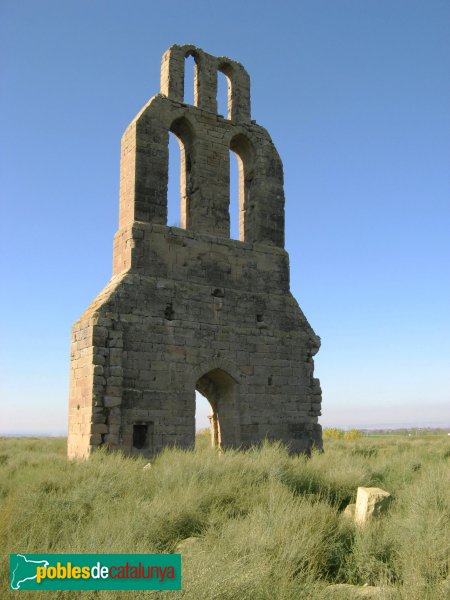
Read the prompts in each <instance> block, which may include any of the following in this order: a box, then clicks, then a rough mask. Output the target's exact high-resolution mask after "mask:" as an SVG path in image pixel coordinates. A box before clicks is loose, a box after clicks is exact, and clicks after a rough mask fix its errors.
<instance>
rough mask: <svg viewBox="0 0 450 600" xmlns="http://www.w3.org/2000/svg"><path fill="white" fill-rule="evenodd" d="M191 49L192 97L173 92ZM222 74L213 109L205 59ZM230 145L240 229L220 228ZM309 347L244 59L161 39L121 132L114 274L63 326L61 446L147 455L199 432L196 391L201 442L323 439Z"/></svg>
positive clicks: (279, 195)
mask: <svg viewBox="0 0 450 600" xmlns="http://www.w3.org/2000/svg"><path fill="white" fill-rule="evenodd" d="M189 55H193V56H194V59H195V77H194V88H195V97H194V105H187V104H185V103H184V101H183V96H184V67H185V58H186V57H187V56H189ZM218 71H221V72H223V73H224V74H225V75H226V76H227V78H228V82H229V86H228V115H227V117H226V118H225V117H223V116H221V115H218V114H217V100H216V97H217V73H218ZM169 131H171V132H173V133H174V134H175V135H176V136H177V137H178V139H179V141H180V149H181V180H180V197H181V215H180V223H181V226H180V227H169V226H168V225H167V184H168V138H169ZM230 149H231V150H232V151H233V152H235V154H236V155H237V157H238V163H239V228H240V234H239V235H240V239H239V240H233V239H230V215H229V196H230V175H229V173H230V165H229V161H230V158H229V156H230V152H229V151H230ZM319 346H320V338H319V337H318V336H316V335H315V333H314V331H313V330H312V328H311V327H310V325H309V323H308V321H307V320H306V318H305V316H304V315H303V313H302V311H301V310H300V308H299V306H298V304H297V302H296V300H295V299H294V298H293V296H292V295H291V293H290V289H289V257H288V254H287V252H286V251H285V249H284V191H283V166H282V162H281V159H280V157H279V155H278V153H277V150H276V148H275V146H274V144H273V142H272V140H271V138H270V136H269V135H268V133H267V132H266V130H265V129H264V128H262V127H261V126H259V125H257V124H256V123H255V122H254V121H252V120H251V115H250V79H249V76H248V74H247V72H246V71H245V69H244V67H243V66H242V65H241V64H240V63H238V62H235V61H233V60H231V59H229V58H225V57H215V56H212V55H210V54H207V53H206V52H204V51H202V50H201V49H199V48H196V47H195V46H191V45H188V46H187V45H186V46H179V45H175V46H172V47H171V48H169V49H168V50H167V52H165V54H164V55H163V58H162V65H161V90H160V93H159V94H157V95H155V96H154V97H153V98H152V99H151V100H150V101H149V102H148V103H147V105H146V106H145V107H144V108H143V109H142V111H141V112H140V113H139V114H138V115H137V117H136V118H135V119H134V120H133V121H132V122H131V123H130V125H129V126H128V128H127V130H126V131H125V133H124V135H123V138H122V145H121V163H120V208H119V229H118V231H117V233H116V235H115V237H114V250H113V276H112V278H111V280H110V282H109V283H108V285H107V286H106V287H105V288H104V289H103V290H102V291H101V292H100V294H99V295H98V296H97V297H96V298H95V300H94V301H93V302H92V303H91V305H90V306H89V307H88V308H87V310H86V311H85V312H84V314H83V315H82V316H81V318H80V319H79V320H78V321H77V322H76V323H75V325H74V326H73V329H72V345H71V368H70V400H69V437H68V455H69V457H70V458H83V457H88V456H89V455H90V454H91V452H92V451H93V450H94V449H95V448H99V447H101V446H107V447H108V448H109V449H111V450H117V449H120V450H122V451H123V452H124V453H126V454H129V455H143V456H145V457H149V458H151V457H153V456H154V455H155V454H157V453H158V452H160V451H161V450H162V449H163V448H164V447H166V446H178V447H180V448H191V447H193V445H194V441H195V390H198V391H199V392H201V393H202V394H203V395H204V396H206V397H207V399H208V400H209V402H210V404H211V416H210V422H211V440H212V444H213V445H215V446H218V447H222V448H230V447H232V448H246V447H249V446H251V445H253V444H257V443H260V442H261V441H262V440H264V439H273V440H280V441H282V442H284V443H285V444H287V446H288V448H289V451H290V452H292V453H298V452H306V453H309V452H310V451H311V449H312V447H313V446H315V447H317V448H321V447H322V433H321V427H320V425H319V424H318V416H319V415H320V407H321V389H320V384H319V380H318V379H315V378H314V376H313V371H314V365H313V356H314V354H315V353H316V352H317V351H318V349H319Z"/></svg>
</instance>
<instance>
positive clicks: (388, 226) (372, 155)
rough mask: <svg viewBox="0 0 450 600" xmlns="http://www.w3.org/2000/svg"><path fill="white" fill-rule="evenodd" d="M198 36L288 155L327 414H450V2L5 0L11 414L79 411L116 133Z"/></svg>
mask: <svg viewBox="0 0 450 600" xmlns="http://www.w3.org/2000/svg"><path fill="white" fill-rule="evenodd" d="M173 43H194V44H196V45H198V46H200V47H202V48H204V49H205V50H206V51H207V52H210V53H211V54H216V55H223V54H225V55H228V56H230V57H232V58H234V59H236V60H239V61H240V62H242V63H243V64H244V66H245V67H246V68H247V70H248V71H249V73H250V75H251V84H252V88H251V91H252V113H253V118H254V119H256V120H257V122H258V123H260V124H261V125H263V126H264V127H266V128H267V129H268V130H269V132H270V134H271V136H272V138H273V140H274V142H275V144H276V146H277V148H278V150H279V152H280V154H281V157H282V159H283V162H284V170H285V192H286V216H287V227H286V246H287V249H288V250H289V252H290V257H291V281H292V291H293V293H294V295H295V296H296V298H297V299H298V301H299V303H300V305H301V307H302V309H303V310H304V312H305V314H306V315H307V317H308V319H309V320H310V322H311V324H312V326H313V327H314V329H315V330H316V332H317V333H318V334H319V335H320V336H321V338H322V348H321V350H320V353H319V354H318V355H317V357H316V375H317V376H318V377H319V378H320V379H321V382H322V388H323V417H322V423H323V424H324V425H337V426H346V427H350V426H353V425H361V424H363V425H370V424H374V425H375V424H378V423H383V424H392V425H395V424H400V423H416V424H420V423H424V424H427V423H437V424H439V423H440V424H450V414H449V413H450V409H449V406H450V277H449V270H450V267H449V265H450V235H449V231H450V109H449V107H450V78H449V74H450V3H449V2H448V1H447V0H421V1H415V0H309V1H303V0H296V1H286V2H275V1H272V2H264V1H262V0H258V1H257V2H255V1H251V0H247V1H246V2H242V0H240V1H239V2H236V1H235V0H229V1H227V2H226V3H216V2H211V1H210V0H209V1H208V2H205V1H195V0H193V1H191V2H185V1H176V0H175V1H171V2H167V1H165V0H152V1H151V2H150V1H148V0H147V1H142V0H139V1H137V0H128V1H114V0H108V1H106V0H89V1H88V0H65V1H64V2H61V1H60V0H54V1H49V0H39V2H37V1H35V0H33V1H32V0H22V1H20V2H19V1H17V0H2V1H1V3H0V57H1V58H0V60H1V66H0V68H1V74H0V76H1V88H2V93H1V96H0V109H1V113H0V114H1V117H0V121H1V124H0V127H1V131H0V144H1V148H0V151H1V160H0V165H1V166H0V169H1V180H0V193H1V199H2V206H3V208H2V221H1V222H2V234H1V245H2V248H1V251H0V256H1V263H2V264H1V272H2V292H1V299H0V302H1V313H0V314H1V337H2V342H1V350H0V351H1V414H0V419H1V421H0V432H3V433H11V432H24V433H26V432H36V433H52V432H53V433H57V432H64V431H65V430H66V421H67V399H68V374H69V345H70V328H71V325H72V323H73V322H74V321H75V320H76V319H77V318H78V317H79V316H80V315H81V314H82V312H83V311H84V310H85V309H86V308H87V306H88V305H89V303H90V302H91V300H92V299H93V298H94V297H95V296H96V295H97V293H98V292H99V291H100V290H101V288H102V287H103V286H104V285H105V284H106V283H107V281H108V280H109V277H110V274H111V261H112V239H113V235H114V232H115V231H116V229H117V221H118V187H119V156H120V138H121V135H122V133H123V131H124V129H125V128H126V126H127V125H128V123H129V122H130V120H131V119H132V118H133V117H134V116H135V114H136V113H137V111H138V110H139V109H140V108H141V107H142V106H143V105H144V104H145V102H146V101H147V100H148V99H149V98H150V97H151V96H153V95H154V94H155V93H157V92H158V90H159V65H160V59H161V55H162V53H163V52H164V51H165V50H166V49H167V48H168V47H169V46H170V45H172V44H173Z"/></svg>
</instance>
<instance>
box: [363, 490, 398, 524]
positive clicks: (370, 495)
mask: <svg viewBox="0 0 450 600" xmlns="http://www.w3.org/2000/svg"><path fill="white" fill-rule="evenodd" d="M390 501H391V494H389V492H386V491H385V490H382V489H381V488H375V487H370V488H366V487H359V488H358V492H357V494H356V506H355V523H356V524H357V525H365V524H366V523H367V521H369V519H371V518H372V517H377V516H378V515H380V514H382V513H384V512H386V509H387V508H388V506H389V504H390Z"/></svg>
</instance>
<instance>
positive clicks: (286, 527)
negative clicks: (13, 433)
mask: <svg viewBox="0 0 450 600" xmlns="http://www.w3.org/2000/svg"><path fill="white" fill-rule="evenodd" d="M65 444H66V441H65V439H46V438H9V439H8V438H2V439H0V545H1V548H2V549H3V553H2V556H1V564H0V577H1V581H0V586H1V587H0V589H1V591H0V597H1V598H7V597H10V596H11V597H13V596H14V594H17V592H8V591H7V590H8V587H9V563H8V554H9V553H44V552H69V553H83V552H88V553H97V552H99V553H109V552H111V553H113V552H114V553H151V552H174V551H175V549H176V546H177V544H178V543H179V542H180V541H181V540H183V539H185V538H188V537H191V536H195V537H198V538H199V539H198V540H197V541H196V543H195V544H194V545H192V546H191V547H190V549H189V551H187V552H186V553H185V554H183V591H182V592H24V591H23V592H21V593H20V597H24V598H27V597H33V598H41V597H42V598H46V599H51V598H73V597H80V598H86V599H87V598H96V599H100V600H102V599H106V598H108V599H110V598H111V599H113V598H114V599H116V598H118V599H120V598H130V599H131V598H133V599H134V598H136V599H140V598H149V597H151V598H172V597H173V598H189V599H192V600H203V599H204V600H212V599H216V598H217V599H220V600H228V599H229V600H234V599H236V600H246V599H248V600H259V599H265V600H274V599H283V600H284V599H296V600H297V599H303V598H318V599H319V598H324V599H326V598H327V597H329V596H328V592H326V591H324V590H325V588H326V586H327V585H330V584H332V583H340V582H345V583H352V584H358V585H363V584H366V583H367V584H369V585H380V586H389V589H390V595H389V596H387V595H386V597H389V598H402V599H403V598H404V599H408V600H411V599H413V600H414V599H417V600H424V599H428V598H429V599H435V598H436V599H439V600H441V599H442V598H444V597H445V592H443V587H442V582H443V581H444V580H445V579H446V578H447V577H448V558H449V556H448V547H449V524H450V523H449V517H450V509H449V497H450V494H449V469H448V467H449V458H450V444H449V441H448V438H447V437H444V436H443V437H435V436H433V437H431V438H430V437H424V438H420V437H414V438H409V439H408V438H393V437H389V438H380V439H377V438H363V439H359V440H354V441H344V440H329V441H327V442H326V444H325V452H324V453H322V454H319V453H317V454H313V456H312V457H311V458H310V459H307V458H304V457H289V456H288V455H287V453H286V451H285V449H284V448H283V447H281V446H279V445H277V444H266V445H264V446H263V447H262V448H259V449H254V450H250V451H247V452H237V451H228V452H225V453H224V454H221V455H218V454H217V453H216V452H215V451H214V450H212V449H210V448H209V447H208V440H207V438H206V437H205V436H204V435H203V436H200V439H199V442H198V444H197V448H196V450H195V451H193V452H184V451H180V450H167V451H166V452H164V453H163V454H161V455H160V456H159V457H158V458H157V459H156V460H155V461H154V463H153V465H152V467H151V469H148V470H143V466H144V464H145V463H146V461H145V460H142V459H130V458H124V457H123V456H121V455H120V454H113V455H108V454H106V453H102V452H99V453H97V454H95V455H94V456H93V458H92V459H91V460H89V461H85V462H68V461H67V460H66V457H65ZM361 485H362V486H378V487H382V488H383V489H385V490H387V491H389V492H390V493H391V494H392V495H393V502H392V504H391V508H390V511H389V513H388V514H386V515H385V516H384V517H382V518H381V519H380V520H378V521H376V522H373V523H372V524H371V525H370V526H367V527H366V528H365V529H363V530H358V529H355V527H354V526H353V524H352V523H349V522H348V521H347V520H346V519H345V518H344V517H343V515H342V510H343V508H344V507H345V506H346V504H347V503H349V502H352V501H354V500H355V495H356V488H357V487H358V486H361ZM14 597H16V596H14ZM334 597H335V596H333V598H334ZM340 597H343V598H345V597H346V596H345V595H343V596H340Z"/></svg>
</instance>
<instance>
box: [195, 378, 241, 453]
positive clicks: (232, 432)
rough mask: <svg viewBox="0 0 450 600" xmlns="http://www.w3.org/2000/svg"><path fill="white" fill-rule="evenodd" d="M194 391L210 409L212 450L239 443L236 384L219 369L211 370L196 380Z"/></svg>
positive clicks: (234, 445) (230, 446)
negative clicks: (207, 403)
mask: <svg viewBox="0 0 450 600" xmlns="http://www.w3.org/2000/svg"><path fill="white" fill-rule="evenodd" d="M195 389H196V390H197V391H198V392H200V394H201V395H202V396H204V397H205V398H206V399H207V400H208V402H209V404H210V407H211V411H210V415H209V426H210V432H211V445H212V446H213V447H214V448H219V449H220V448H232V447H236V446H238V445H239V443H240V433H239V418H238V410H237V382H236V380H235V379H234V378H233V377H232V376H231V375H230V374H229V373H227V372H226V371H224V370H223V369H220V368H215V369H211V370H210V371H208V372H207V373H205V374H204V375H202V376H201V377H199V379H198V380H197V382H196V384H195Z"/></svg>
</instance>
